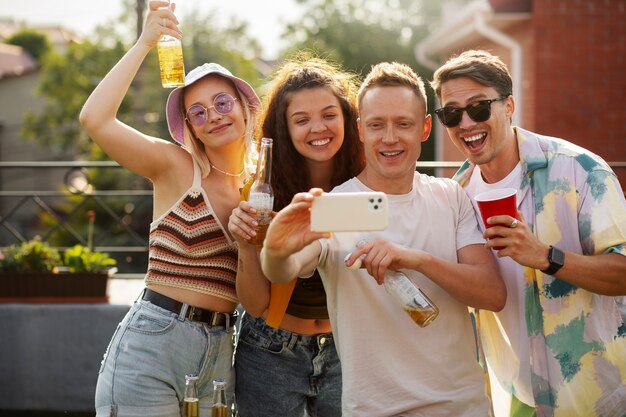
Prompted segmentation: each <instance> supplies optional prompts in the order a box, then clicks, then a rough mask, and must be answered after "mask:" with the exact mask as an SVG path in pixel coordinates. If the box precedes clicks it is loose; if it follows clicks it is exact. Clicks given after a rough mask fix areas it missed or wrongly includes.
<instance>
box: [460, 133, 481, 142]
mask: <svg viewBox="0 0 626 417" xmlns="http://www.w3.org/2000/svg"><path fill="white" fill-rule="evenodd" d="M484 135H485V134H484V133H479V134H478V135H474V136H469V137H467V138H463V140H464V141H465V142H474V141H477V140H480V139H482V138H483V137H484Z"/></svg>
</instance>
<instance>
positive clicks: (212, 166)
mask: <svg viewBox="0 0 626 417" xmlns="http://www.w3.org/2000/svg"><path fill="white" fill-rule="evenodd" d="M209 165H211V168H213V169H214V170H216V171H217V172H221V173H222V174H224V175H228V176H229V177H241V174H243V171H244V169H243V168H242V169H241V171H239V173H238V174H233V173H232V172H227V171H222V170H221V169H219V168H218V167H216V166H215V165H213V164H209Z"/></svg>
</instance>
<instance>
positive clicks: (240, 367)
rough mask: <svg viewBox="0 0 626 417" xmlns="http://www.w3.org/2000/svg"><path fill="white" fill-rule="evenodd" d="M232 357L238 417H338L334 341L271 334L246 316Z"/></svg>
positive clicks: (259, 321)
mask: <svg viewBox="0 0 626 417" xmlns="http://www.w3.org/2000/svg"><path fill="white" fill-rule="evenodd" d="M241 323H242V325H241V330H240V334H239V339H238V342H237V349H236V353H235V370H236V375H237V383H236V389H235V402H236V403H237V409H238V410H239V416H240V417H265V416H267V417H276V416H281V417H302V416H311V417H316V416H319V417H340V416H341V366H340V364H339V357H338V356H337V351H336V350H335V344H334V342H333V336H332V334H331V333H324V334H319V335H313V336H302V335H299V334H296V333H291V332H288V331H286V330H281V329H274V328H272V327H269V326H268V325H267V324H265V320H264V319H263V318H262V317H261V318H254V317H252V316H250V315H249V314H245V315H244V316H243V319H242V321H241Z"/></svg>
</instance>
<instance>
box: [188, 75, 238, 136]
mask: <svg viewBox="0 0 626 417" xmlns="http://www.w3.org/2000/svg"><path fill="white" fill-rule="evenodd" d="M222 93H227V94H229V95H230V96H232V97H235V98H236V97H237V92H236V90H235V87H234V86H233V85H232V84H231V83H230V82H229V81H228V80H226V79H225V78H223V77H220V76H217V75H210V76H207V77H204V78H202V79H201V80H198V81H197V82H195V83H194V84H192V85H190V86H189V87H187V88H186V89H185V95H184V106H185V111H186V110H188V109H189V108H190V107H191V106H192V105H194V104H200V105H201V106H203V107H205V108H207V109H208V117H207V120H206V121H205V122H204V123H203V124H201V125H199V126H196V125H193V124H192V123H189V122H187V126H189V127H190V128H191V129H192V132H193V134H194V136H195V137H196V138H197V139H198V140H200V141H201V142H202V143H204V145H205V146H206V147H207V148H218V147H221V146H224V145H229V144H232V143H233V142H238V141H242V142H243V138H244V132H245V128H246V126H245V118H244V114H243V109H242V107H241V101H240V99H237V100H235V103H234V105H233V107H232V110H231V111H230V112H229V113H227V114H220V113H218V112H217V111H215V108H209V107H211V106H213V105H214V104H215V103H214V100H215V97H217V96H218V95H220V94H222Z"/></svg>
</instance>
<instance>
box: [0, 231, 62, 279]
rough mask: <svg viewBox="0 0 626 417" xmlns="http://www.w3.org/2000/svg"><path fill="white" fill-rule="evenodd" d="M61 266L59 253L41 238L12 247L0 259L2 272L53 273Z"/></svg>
mask: <svg viewBox="0 0 626 417" xmlns="http://www.w3.org/2000/svg"><path fill="white" fill-rule="evenodd" d="M60 264H61V256H60V254H59V251H58V250H57V249H55V248H53V247H51V246H50V245H49V244H48V243H46V242H42V241H41V239H40V238H39V237H36V238H35V239H33V240H30V241H28V242H23V243H21V244H19V245H11V246H9V247H8V249H7V250H6V251H5V252H4V255H3V257H2V259H0V271H2V272H51V271H52V269H53V268H54V267H55V266H58V265H60Z"/></svg>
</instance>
